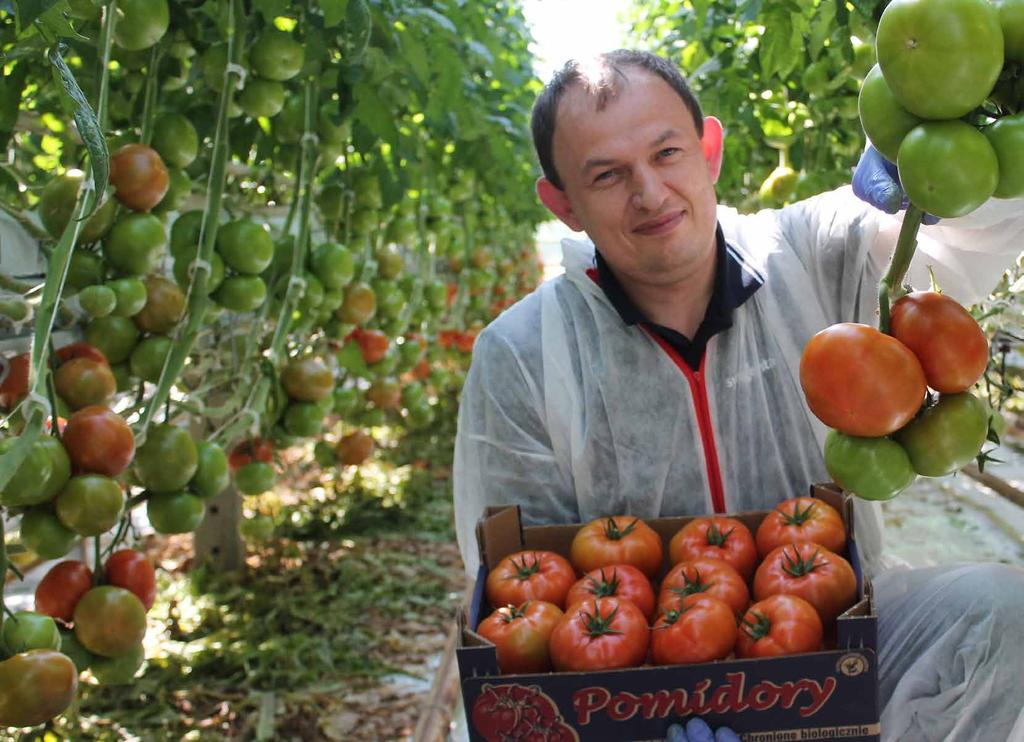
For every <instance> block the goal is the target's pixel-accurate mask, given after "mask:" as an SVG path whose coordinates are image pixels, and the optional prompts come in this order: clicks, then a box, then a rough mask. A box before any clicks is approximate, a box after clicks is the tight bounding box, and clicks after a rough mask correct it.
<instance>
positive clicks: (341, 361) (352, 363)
mask: <svg viewBox="0 0 1024 742" xmlns="http://www.w3.org/2000/svg"><path fill="white" fill-rule="evenodd" d="M334 359H335V360H336V361H337V362H338V367H339V368H342V369H344V370H345V371H347V372H348V373H349V374H351V375H353V376H358V377H360V378H367V377H369V375H370V368H369V366H367V365H366V361H365V360H364V359H363V351H362V348H360V347H359V343H357V342H356V341H355V340H347V341H346V342H345V344H344V345H343V346H341V350H339V351H338V352H337V353H335V354H334Z"/></svg>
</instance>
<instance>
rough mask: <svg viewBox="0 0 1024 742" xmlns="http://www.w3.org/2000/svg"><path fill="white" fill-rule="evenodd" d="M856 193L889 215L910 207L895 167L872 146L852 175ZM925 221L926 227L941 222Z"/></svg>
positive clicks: (925, 217) (930, 216)
mask: <svg viewBox="0 0 1024 742" xmlns="http://www.w3.org/2000/svg"><path fill="white" fill-rule="evenodd" d="M853 193H854V195H855V196H857V198H859V199H860V200H862V201H866V202H867V203H869V204H871V205H872V206H874V207H875V208H876V209H880V210H881V211H884V212H885V213H886V214H895V213H896V212H897V211H900V210H901V209H905V208H907V206H908V205H909V204H910V201H909V199H908V198H907V194H906V193H904V192H903V187H902V186H901V185H900V176H899V173H898V172H897V170H896V166H895V165H893V164H892V163H891V162H889V161H888V160H887V159H885V158H884V157H882V155H881V154H880V153H879V151H878V150H877V149H875V148H874V147H873V146H870V145H869V146H868V148H867V149H866V150H864V154H863V155H861V158H860V162H858V163H857V169H856V170H855V171H854V173H853ZM923 221H924V223H925V224H935V222H937V221H939V218H938V217H937V216H932V215H931V214H925V215H924V219H923Z"/></svg>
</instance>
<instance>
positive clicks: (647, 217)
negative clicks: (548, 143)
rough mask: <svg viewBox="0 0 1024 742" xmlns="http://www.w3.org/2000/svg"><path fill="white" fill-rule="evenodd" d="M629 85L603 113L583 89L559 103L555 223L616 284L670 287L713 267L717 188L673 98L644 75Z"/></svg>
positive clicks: (631, 73)
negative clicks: (579, 235)
mask: <svg viewBox="0 0 1024 742" xmlns="http://www.w3.org/2000/svg"><path fill="white" fill-rule="evenodd" d="M626 77H627V80H628V81H627V82H624V83H620V88H619V92H618V95H617V96H616V97H614V98H613V99H612V100H611V101H609V103H608V104H607V105H606V107H605V108H604V109H603V110H601V111H598V110H597V108H596V100H595V98H594V97H593V96H591V95H589V94H588V93H587V91H586V90H585V88H584V87H583V86H581V85H574V86H573V87H571V88H570V89H569V90H567V91H566V93H565V95H564V96H563V98H562V100H561V101H560V103H559V106H558V112H557V119H556V125H555V136H554V143H553V144H554V160H555V167H556V168H557V170H558V173H559V175H560V176H561V178H562V182H563V185H564V197H563V205H564V206H565V209H566V211H564V212H563V213H558V212H556V215H557V216H559V217H560V218H561V219H562V220H563V221H564V222H565V223H566V224H568V225H569V226H570V227H571V228H573V229H575V230H577V231H579V230H583V231H585V232H586V233H587V234H588V235H589V236H590V238H591V239H592V240H593V241H594V243H595V244H596V245H597V247H598V249H599V250H600V251H601V254H602V255H603V256H604V258H605V259H606V260H607V261H608V263H609V264H610V265H611V266H612V267H613V268H614V269H615V271H616V272H617V273H618V274H620V276H624V277H626V278H627V279H632V280H633V281H635V282H639V283H645V284H651V285H667V284H671V283H674V282H676V281H678V280H680V279H681V278H684V277H686V276H688V275H690V274H691V273H693V272H694V270H696V269H697V267H698V266H701V265H704V264H705V263H704V261H707V260H713V259H714V258H713V256H714V245H715V226H716V216H715V206H716V197H715V188H714V178H713V177H712V174H711V169H710V167H709V165H708V161H707V160H706V159H705V156H704V152H703V149H702V147H701V140H700V137H699V136H698V135H697V129H696V126H695V125H694V122H693V115H692V114H691V113H690V111H689V109H688V108H687V107H686V105H685V104H684V103H683V101H682V99H681V98H680V97H679V95H678V94H677V93H676V92H675V90H673V89H672V88H671V87H670V86H669V85H668V83H666V82H665V81H664V80H662V79H661V78H660V77H658V76H656V75H653V74H651V73H648V72H646V71H645V70H636V69H631V68H627V71H626ZM539 190H540V191H541V195H542V198H544V196H545V194H544V187H543V186H539ZM555 195H556V196H557V194H555ZM544 200H545V203H546V204H547V205H548V206H549V208H552V205H551V203H549V202H548V199H547V198H544ZM552 210H553V211H554V210H555V209H552Z"/></svg>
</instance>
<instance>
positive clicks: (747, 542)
mask: <svg viewBox="0 0 1024 742" xmlns="http://www.w3.org/2000/svg"><path fill="white" fill-rule="evenodd" d="M668 556H669V561H671V562H672V564H678V563H679V562H684V561H692V560H695V559H721V560H722V561H724V562H727V563H728V564H729V565H730V566H731V567H732V568H733V569H735V570H736V571H737V572H739V574H740V576H741V577H743V579H745V580H749V579H750V577H751V576H752V575H753V574H754V567H756V566H757V546H756V545H755V544H754V536H753V534H751V533H750V529H749V528H747V527H746V526H745V525H744V524H743V523H742V522H741V521H738V520H736V519H735V518H726V517H719V516H713V517H700V518H694V519H693V520H691V521H690V522H689V523H687V524H686V525H684V526H683V527H682V528H680V529H679V530H678V531H677V532H676V533H675V535H673V536H672V539H671V540H670V541H669V544H668Z"/></svg>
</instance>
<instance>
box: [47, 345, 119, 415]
mask: <svg viewBox="0 0 1024 742" xmlns="http://www.w3.org/2000/svg"><path fill="white" fill-rule="evenodd" d="M53 385H54V387H56V389H57V394H59V395H60V397H61V399H63V400H64V401H65V402H67V403H68V405H69V406H70V407H71V409H73V410H80V409H82V408H83V407H89V406H92V405H105V404H107V403H109V402H110V400H111V399H113V398H114V393H115V392H116V391H117V382H115V381H114V374H113V372H112V371H111V370H110V365H109V364H107V363H106V361H103V362H101V361H95V360H93V359H91V358H72V359H71V360H70V361H65V362H64V363H62V364H60V366H58V367H57V370H56V371H55V372H54V374H53Z"/></svg>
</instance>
